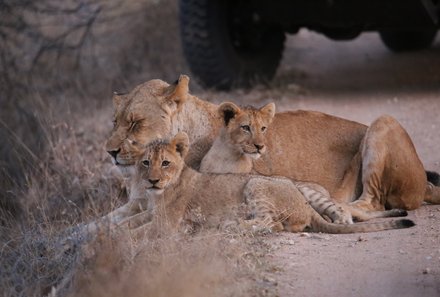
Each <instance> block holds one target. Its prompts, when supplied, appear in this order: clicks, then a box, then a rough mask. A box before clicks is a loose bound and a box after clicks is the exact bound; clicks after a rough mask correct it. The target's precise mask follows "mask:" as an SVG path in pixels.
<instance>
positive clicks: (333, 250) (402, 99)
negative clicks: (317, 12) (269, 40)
mask: <svg viewBox="0 0 440 297" xmlns="http://www.w3.org/2000/svg"><path fill="white" fill-rule="evenodd" d="M217 95H218V94H217ZM228 95H229V96H231V95H233V96H237V95H240V97H241V98H244V100H246V101H247V103H251V104H256V105H259V104H263V103H266V102H269V101H272V100H274V101H275V102H276V103H277V106H278V109H279V110H287V109H311V110H319V111H323V112H326V113H329V114H333V115H337V116H341V117H345V118H348V119H352V120H355V121H359V122H361V123H365V124H369V123H371V121H372V120H374V119H375V118H376V117H378V116H380V115H381V114H390V115H392V116H394V117H396V118H397V119H398V120H399V121H400V122H401V124H402V125H403V126H404V127H405V128H406V129H407V130H408V133H409V134H410V136H411V137H412V139H413V140H414V143H415V146H416V148H417V151H418V153H419V155H420V157H421V159H422V161H423V163H424V164H425V167H426V168H427V169H430V170H435V171H438V172H440V156H439V154H438V150H439V149H440V133H439V132H438V130H439V128H440V117H439V116H438V114H439V112H440V36H439V38H437V41H436V43H435V44H434V46H433V48H432V49H429V50H424V51H420V52H417V53H411V54H398V55H397V54H393V53H391V52H389V51H388V50H387V49H386V48H385V47H384V46H383V45H382V43H381V41H380V39H379V37H378V35H377V34H375V33H368V34H363V35H362V36H361V37H360V38H358V39H356V40H355V41H352V42H332V41H330V40H328V39H326V38H325V37H322V36H320V35H317V34H313V33H310V32H308V31H301V32H300V34H299V35H297V36H295V37H293V38H289V39H288V42H287V49H286V51H285V56H284V60H283V62H282V66H281V67H280V70H279V72H278V74H277V79H276V81H275V82H274V86H273V88H271V89H270V90H267V89H262V90H253V91H251V92H250V93H246V92H243V93H240V92H238V94H228ZM224 96H227V95H226V94H225V95H224ZM240 97H239V98H240ZM220 98H221V99H224V98H222V96H220ZM396 149H398V147H396ZM409 218H411V219H413V220H414V221H415V222H416V224H417V225H416V226H415V227H413V228H410V229H406V230H395V231H387V232H378V233H369V234H353V235H328V234H302V235H300V234H288V233H283V234H281V235H276V236H270V237H268V238H267V242H268V243H270V244H271V246H272V247H273V250H272V251H271V252H270V254H269V255H268V257H269V259H270V261H271V262H272V263H273V265H274V267H273V268H271V271H272V272H269V273H268V277H267V279H268V280H269V281H268V283H269V284H270V286H272V287H273V289H274V291H275V292H276V294H278V295H279V296H298V297H300V296H321V297H322V296H408V297H409V296H440V205H438V206H435V205H425V206H423V207H422V208H420V209H419V210H416V211H412V212H410V215H409Z"/></svg>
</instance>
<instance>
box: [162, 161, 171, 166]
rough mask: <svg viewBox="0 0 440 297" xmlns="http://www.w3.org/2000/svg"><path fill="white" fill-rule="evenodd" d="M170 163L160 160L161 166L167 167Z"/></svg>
mask: <svg viewBox="0 0 440 297" xmlns="http://www.w3.org/2000/svg"><path fill="white" fill-rule="evenodd" d="M169 165H170V161H163V162H162V167H167V166H169Z"/></svg>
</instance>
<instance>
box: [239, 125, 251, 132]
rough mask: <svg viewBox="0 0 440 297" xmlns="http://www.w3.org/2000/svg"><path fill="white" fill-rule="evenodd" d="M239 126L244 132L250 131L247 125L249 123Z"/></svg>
mask: <svg viewBox="0 0 440 297" xmlns="http://www.w3.org/2000/svg"><path fill="white" fill-rule="evenodd" d="M240 128H241V129H243V130H244V131H246V132H251V127H249V125H243V126H241V127H240Z"/></svg>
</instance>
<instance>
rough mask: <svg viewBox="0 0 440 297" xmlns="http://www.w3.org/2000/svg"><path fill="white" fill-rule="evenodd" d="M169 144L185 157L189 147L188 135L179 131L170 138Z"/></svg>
mask: <svg viewBox="0 0 440 297" xmlns="http://www.w3.org/2000/svg"><path fill="white" fill-rule="evenodd" d="M171 146H173V147H174V148H175V150H176V152H178V153H179V154H180V155H181V156H182V158H185V156H186V154H187V153H188V149H189V139H188V135H187V134H186V133H185V132H179V133H177V134H176V136H174V138H173V139H172V140H171Z"/></svg>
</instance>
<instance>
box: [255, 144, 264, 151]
mask: <svg viewBox="0 0 440 297" xmlns="http://www.w3.org/2000/svg"><path fill="white" fill-rule="evenodd" d="M254 145H255V147H256V148H257V150H261V149H263V147H264V144H254Z"/></svg>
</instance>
